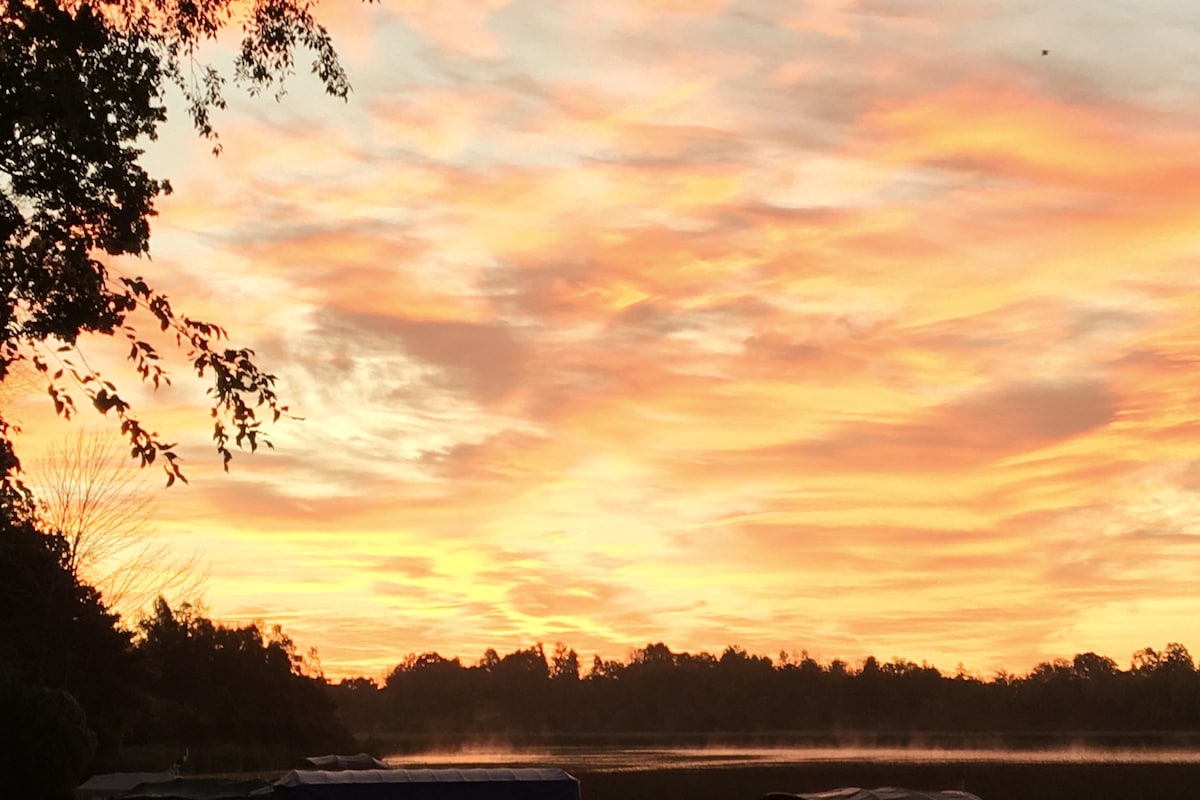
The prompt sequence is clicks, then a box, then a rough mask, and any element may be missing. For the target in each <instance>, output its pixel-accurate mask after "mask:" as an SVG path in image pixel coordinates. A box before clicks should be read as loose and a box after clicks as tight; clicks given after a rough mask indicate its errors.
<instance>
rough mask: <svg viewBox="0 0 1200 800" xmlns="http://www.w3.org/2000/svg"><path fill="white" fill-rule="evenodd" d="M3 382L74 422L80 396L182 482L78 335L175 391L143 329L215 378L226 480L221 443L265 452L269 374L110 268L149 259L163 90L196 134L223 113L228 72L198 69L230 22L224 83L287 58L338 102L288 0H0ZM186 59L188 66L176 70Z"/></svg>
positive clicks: (315, 42)
mask: <svg viewBox="0 0 1200 800" xmlns="http://www.w3.org/2000/svg"><path fill="white" fill-rule="evenodd" d="M0 3H3V5H2V9H3V10H2V13H0V294H3V296H4V297H5V302H4V304H3V305H0V381H3V380H5V379H6V378H7V377H8V376H9V375H10V374H11V373H12V371H13V370H14V369H17V368H18V367H19V366H21V365H27V366H28V367H31V368H32V369H33V370H34V371H36V373H37V374H39V375H41V376H42V378H43V379H44V380H45V382H46V391H47V393H48V394H49V396H50V398H51V401H52V402H53V404H54V408H55V410H56V412H57V413H58V414H59V415H61V416H64V417H71V416H73V415H74V414H75V412H76V410H77V405H76V397H77V396H80V395H82V396H83V397H84V398H86V400H87V401H88V402H89V403H90V404H91V405H92V406H93V407H94V408H95V409H96V410H98V411H99V412H101V413H102V414H105V415H107V414H109V412H112V413H113V415H115V416H116V417H117V419H118V420H119V426H120V430H121V433H122V434H123V436H124V437H125V438H126V439H127V440H128V442H129V444H130V449H131V453H132V455H133V457H134V458H135V459H137V460H138V461H139V462H140V463H141V464H142V465H143V466H146V465H149V464H153V463H156V462H157V463H159V464H161V465H162V466H163V468H164V469H165V471H166V473H167V481H168V483H171V482H174V481H175V480H176V479H177V478H182V477H183V475H182V473H181V471H180V468H179V466H178V459H177V457H176V454H175V453H174V451H173V445H172V444H171V443H169V442H167V441H165V440H163V439H162V438H161V437H160V436H159V435H158V434H157V433H155V432H153V431H150V430H147V429H146V428H144V427H143V426H142V425H141V423H140V422H139V421H138V418H137V416H136V415H135V414H134V411H133V409H132V407H131V406H130V404H129V403H128V402H127V401H126V400H125V399H124V398H123V397H122V396H121V394H120V393H119V391H118V389H117V386H116V385H115V384H114V383H112V382H111V381H110V380H108V379H107V378H106V377H105V376H102V375H100V374H99V373H98V372H97V371H96V370H95V369H93V368H92V367H91V366H90V364H89V363H88V361H87V358H86V356H85V355H84V354H83V353H82V352H81V351H80V348H79V344H80V339H81V337H85V336H87V335H89V334H98V335H102V336H114V337H119V338H122V339H124V340H125V341H126V343H127V344H128V346H129V352H128V358H129V361H130V362H131V364H132V367H133V369H134V371H135V372H136V373H137V375H138V376H139V377H140V379H141V380H142V381H144V382H148V383H151V384H152V385H153V386H154V387H155V388H158V387H159V386H160V385H162V384H163V383H169V382H170V380H169V376H168V373H167V371H166V369H165V368H164V367H163V366H162V365H161V363H160V357H159V353H158V351H157V350H156V349H155V347H154V346H153V345H152V344H151V343H150V342H148V341H147V340H146V337H144V336H143V335H142V334H141V333H139V329H138V327H137V324H139V323H140V324H149V325H151V326H152V327H153V328H157V329H159V330H160V331H162V332H165V333H166V334H168V335H171V336H173V338H174V339H175V342H176V343H177V344H178V345H179V346H180V347H182V348H183V349H184V350H185V352H186V353H187V360H188V362H189V364H190V367H191V368H192V370H193V371H195V372H196V374H197V375H199V376H201V377H207V378H208V379H209V380H210V381H211V386H210V388H209V395H210V399H211V404H212V416H213V419H214V423H213V425H214V428H213V438H214V441H215V443H216V448H217V450H218V452H219V453H220V454H221V456H222V459H223V461H224V463H225V466H226V468H228V463H229V460H230V459H231V458H232V450H231V448H232V447H234V446H237V447H249V449H250V450H254V449H256V448H257V447H258V445H259V444H269V442H268V441H267V440H266V438H265V436H264V434H263V433H261V431H260V424H261V422H262V419H261V417H262V416H264V414H263V412H264V411H265V416H266V417H269V418H271V419H278V418H279V416H280V415H282V414H284V413H285V412H286V411H287V407H286V406H284V405H282V404H281V403H280V402H279V399H278V398H277V396H276V394H275V389H274V384H275V378H274V376H273V375H271V374H270V373H267V372H264V371H262V370H261V369H260V368H259V367H258V365H257V364H256V362H255V360H254V353H253V352H252V351H251V350H249V349H247V348H240V347H234V346H231V345H229V344H228V343H226V342H225V340H226V338H227V337H226V333H225V331H224V330H223V329H222V328H221V327H219V326H218V325H215V324H213V323H210V322H205V321H201V320H197V319H193V318H191V317H188V316H186V315H183V314H180V313H177V312H176V311H175V309H174V308H173V306H172V304H171V302H170V301H169V299H168V298H167V296H166V295H165V294H163V293H161V292H159V291H156V290H155V289H153V288H152V287H151V286H150V285H149V284H148V283H147V282H146V280H144V279H143V278H142V277H140V276H136V275H125V274H122V273H121V272H120V271H119V270H117V269H116V268H114V267H113V266H112V265H111V264H110V263H109V261H106V259H111V258H113V257H120V256H144V255H146V254H147V253H148V252H149V246H150V218H151V217H152V216H153V215H154V214H155V201H156V200H157V199H158V197H159V196H161V195H163V194H167V193H169V192H170V191H171V187H170V184H169V183H168V182H167V181H166V180H162V179H158V178H153V177H151V176H150V175H149V174H148V173H147V172H146V170H145V169H144V168H143V167H142V165H141V161H140V159H141V156H142V150H141V149H139V147H138V142H139V141H140V140H143V139H154V138H155V137H156V135H157V132H158V128H159V126H160V125H161V124H162V123H163V122H164V121H165V119H166V113H167V109H166V105H165V99H164V98H165V89H166V87H167V85H168V84H169V83H172V82H173V83H174V84H176V85H178V86H179V87H180V88H181V89H182V90H183V93H184V96H185V98H186V102H187V107H188V112H189V115H190V116H191V118H192V121H193V123H194V124H195V126H196V128H197V129H198V131H199V132H200V134H201V135H203V136H206V137H209V138H210V139H213V140H214V150H216V149H219V144H216V136H217V134H216V130H215V128H214V126H213V122H212V117H211V112H212V111H213V110H215V109H219V108H222V107H224V104H225V100H224V97H223V94H222V91H223V87H224V83H225V81H224V78H223V77H222V75H221V73H220V72H219V71H218V70H217V69H216V68H214V67H212V66H211V65H201V66H200V67H199V69H198V70H197V69H195V68H194V66H195V57H196V55H197V53H198V50H199V48H200V46H201V45H202V44H203V43H205V42H206V41H208V40H212V39H215V38H216V37H217V36H218V34H220V33H221V32H222V31H223V30H224V29H225V28H227V27H229V26H230V25H234V26H237V27H240V28H241V29H242V31H243V34H244V35H243V38H242V42H241V47H240V49H239V50H238V55H237V56H236V59H235V62H234V69H235V80H236V81H237V82H238V83H240V84H242V85H243V86H245V87H246V88H247V89H249V91H251V92H252V93H254V92H259V91H262V90H263V89H265V88H270V87H276V86H278V85H280V82H281V81H282V80H284V79H285V78H286V77H287V76H288V75H289V74H291V73H292V72H293V71H294V68H295V53H296V51H297V49H298V48H303V49H306V50H308V51H310V52H312V53H313V54H314V60H313V63H312V71H313V72H314V73H315V74H316V75H317V76H318V78H319V79H320V80H321V81H322V83H323V84H324V86H325V88H326V90H327V91H328V92H329V93H330V94H332V95H335V96H338V97H342V98H345V97H346V96H347V94H348V92H349V84H348V82H347V79H346V75H345V73H344V71H343V70H342V67H341V65H340V64H339V63H338V59H337V56H336V54H335V52H334V50H333V46H332V43H331V42H330V39H329V35H328V33H327V32H326V31H325V29H324V28H323V27H322V26H321V25H319V24H318V23H317V22H316V20H315V19H314V18H313V17H312V15H311V13H310V11H309V4H308V3H303V2H298V0H254V2H253V3H250V4H245V3H240V2H235V0H210V1H209V2H203V3H195V2H191V0H98V2H95V3H93V2H88V1H87V0H83V2H77V1H76V0H0ZM185 65H186V67H187V68H186V69H185ZM12 433H13V430H12V428H11V423H10V422H9V421H6V420H4V419H3V418H2V417H0V477H2V478H3V480H5V481H8V482H12V481H15V480H16V478H15V469H16V468H17V467H19V462H18V461H17V458H16V453H15V451H14V448H13V446H12V441H11V435H12Z"/></svg>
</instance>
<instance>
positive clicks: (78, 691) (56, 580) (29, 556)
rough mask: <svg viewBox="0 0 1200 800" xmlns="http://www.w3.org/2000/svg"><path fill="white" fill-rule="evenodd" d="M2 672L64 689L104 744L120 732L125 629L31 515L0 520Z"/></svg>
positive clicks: (61, 543) (129, 668)
mask: <svg viewBox="0 0 1200 800" xmlns="http://www.w3.org/2000/svg"><path fill="white" fill-rule="evenodd" d="M0 672H3V673H4V674H7V675H9V676H10V677H11V679H12V680H14V681H16V682H19V683H21V684H23V685H28V686H39V687H45V688H47V689H56V690H62V691H66V692H69V693H70V694H71V695H72V696H73V697H74V698H75V699H76V700H78V701H79V702H80V703H81V704H82V705H83V706H84V708H86V709H87V711H88V718H89V725H90V726H91V728H92V729H93V730H94V731H96V733H97V734H99V736H100V742H101V745H102V746H111V745H113V744H114V743H115V742H116V741H117V739H118V738H119V736H120V734H121V727H122V721H123V717H124V711H125V708H126V706H127V704H128V702H129V698H130V689H129V686H128V680H129V677H130V676H131V674H132V672H133V658H132V649H131V645H130V635H129V633H128V632H126V631H123V630H121V628H120V627H119V625H118V620H117V617H116V616H114V615H113V614H110V613H109V612H108V610H107V609H106V608H105V607H104V604H103V603H102V602H101V599H100V596H99V594H98V593H97V592H96V590H95V589H94V588H92V587H91V586H88V585H87V584H84V583H82V582H81V581H79V580H78V579H77V578H76V576H75V575H74V573H73V572H72V571H71V569H70V565H69V562H68V558H67V545H66V541H65V540H64V539H63V538H62V537H61V536H58V535H57V534H46V533H42V532H41V531H39V530H37V528H36V527H34V525H33V523H32V521H31V518H30V517H24V518H22V517H20V516H17V517H15V518H14V517H8V518H0Z"/></svg>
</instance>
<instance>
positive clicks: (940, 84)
mask: <svg viewBox="0 0 1200 800" xmlns="http://www.w3.org/2000/svg"><path fill="white" fill-rule="evenodd" d="M945 5H946V4H942V3H933V2H923V1H922V0H913V1H912V2H899V1H898V0H897V1H896V2H891V1H890V0H874V1H869V0H820V1H817V2H779V1H778V0H758V1H754V0H747V1H746V2H739V1H738V0H728V1H727V2H722V1H721V0H709V2H671V1H670V0H657V2H635V1H634V0H606V1H605V2H603V3H596V2H582V1H580V2H576V1H575V0H566V1H564V2H553V3H550V2H536V1H535V0H489V1H488V2H481V0H439V1H438V2H421V1H420V0H396V1H394V2H389V3H385V4H384V5H383V6H382V7H380V6H370V5H362V6H360V5H359V4H327V5H326V6H325V7H324V8H322V9H319V12H322V11H323V12H324V15H325V17H326V18H327V21H328V23H329V27H330V29H331V31H332V33H333V34H334V36H335V41H336V42H338V43H339V45H340V50H341V52H342V54H343V56H344V58H345V61H346V66H347V68H348V70H349V72H350V74H351V78H352V81H353V83H354V86H355V91H354V94H353V95H352V97H351V100H350V102H349V103H348V104H342V103H341V102H339V101H336V100H332V99H328V98H325V97H323V96H321V94H320V91H319V88H318V87H317V86H316V85H315V82H314V81H311V80H309V79H307V76H303V75H301V76H299V77H297V78H296V79H294V80H292V81H291V82H290V84H289V94H288V95H287V96H286V97H285V98H283V100H282V101H281V102H279V103H275V102H274V101H272V100H271V99H269V98H266V99H257V100H252V99H247V98H243V97H236V98H231V99H232V100H233V102H231V107H230V110H229V111H228V112H225V113H223V114H221V115H220V116H219V117H218V120H217V121H218V127H219V130H220V132H221V138H222V141H223V143H224V154H223V155H222V156H221V157H219V158H215V159H214V158H213V157H211V156H210V155H208V150H209V147H210V145H208V144H206V143H205V142H203V141H201V140H199V139H198V138H197V137H196V136H195V135H194V134H193V133H192V132H191V131H190V130H189V129H188V127H187V125H186V119H185V115H184V114H183V113H182V110H181V108H180V107H179V106H178V105H176V107H175V108H174V117H173V119H174V121H173V122H172V124H171V125H170V126H169V127H168V129H166V130H165V131H164V135H163V137H162V140H161V141H160V142H158V143H155V144H154V145H153V147H152V149H151V150H150V152H149V154H148V162H149V163H150V164H152V166H153V168H154V170H155V171H156V172H157V173H158V175H160V176H163V177H169V178H170V179H171V182H172V184H173V185H174V187H175V190H176V192H175V194H174V195H173V196H171V197H169V198H165V199H164V200H163V201H162V202H161V203H160V210H161V216H160V217H159V218H158V219H157V220H156V222H155V225H154V239H153V244H152V253H153V261H150V262H146V263H141V264H138V263H132V264H125V265H123V266H122V267H121V269H123V270H124V271H125V272H127V273H141V274H144V275H146V277H147V278H152V279H153V281H152V282H153V283H154V284H155V285H156V286H158V287H159V288H161V289H163V290H165V291H166V292H167V293H168V294H170V295H171V297H172V298H173V299H174V301H175V303H176V305H177V306H179V307H180V308H181V309H183V310H185V313H188V314H190V315H193V316H199V317H202V318H203V317H208V318H212V319H214V320H215V321H218V322H220V323H221V324H223V325H224V326H225V327H227V328H228V329H229V330H230V331H231V332H232V333H233V335H234V338H235V339H236V340H237V341H239V342H244V343H247V344H249V345H250V346H252V347H254V348H256V350H257V351H258V353H259V355H260V357H261V360H262V362H263V363H264V364H265V365H266V367H267V368H268V369H269V370H271V371H273V372H275V373H277V374H278V375H279V378H280V386H279V388H280V392H281V394H283V395H285V397H286V399H287V401H288V402H289V403H290V405H291V407H292V409H293V411H294V412H295V413H296V414H298V415H299V416H301V417H303V418H304V421H302V422H286V423H281V424H278V425H276V426H275V427H274V428H273V429H272V436H273V438H274V442H275V444H276V446H277V450H276V451H275V452H273V453H267V454H260V455H256V456H254V457H253V458H251V457H249V456H246V457H243V458H240V459H237V460H235V462H234V470H233V473H232V474H231V475H229V476H226V475H224V474H223V473H222V472H221V471H220V466H219V460H218V459H217V457H216V455H215V454H214V453H212V452H211V446H210V444H209V441H208V435H209V432H210V428H209V421H208V419H207V414H206V411H205V410H204V405H203V397H202V395H201V386H200V385H199V384H196V383H195V382H192V381H189V380H187V379H186V378H185V377H184V371H185V364H184V362H183V361H182V360H179V361H177V362H176V366H175V370H174V371H175V374H176V377H177V380H176V385H175V386H174V387H172V388H171V389H169V390H166V391H163V392H159V393H158V395H157V396H152V395H150V394H149V393H136V397H137V401H138V404H139V408H140V409H141V413H142V416H143V417H144V419H145V420H146V421H147V422H149V423H150V424H151V425H153V426H154V427H156V428H158V429H159V430H160V431H162V432H163V433H164V434H167V436H168V438H170V439H180V440H181V441H182V442H183V444H182V445H181V449H182V451H183V453H184V455H185V456H186V459H187V461H186V469H187V472H188V476H189V478H190V479H191V485H190V486H188V487H178V486H177V487H175V488H172V489H170V490H167V491H162V492H160V493H159V496H158V505H157V515H156V527H157V528H158V530H159V531H160V534H161V535H162V536H163V537H165V539H166V541H168V542H170V543H171V546H172V547H173V548H175V549H177V550H178V551H179V552H181V553H184V552H191V551H193V550H195V549H197V548H198V549H199V550H200V551H201V552H202V554H203V559H204V560H205V561H206V562H207V563H208V565H209V579H208V581H207V584H206V586H205V591H204V600H205V602H206V603H207V605H208V608H209V610H210V612H211V613H212V614H213V615H214V616H216V617H219V618H222V619H225V620H229V621H246V620H250V619H253V618H260V619H264V620H266V621H267V622H268V623H275V622H279V623H282V624H283V625H284V627H285V629H286V630H287V631H288V632H289V633H290V634H291V635H292V636H293V638H295V639H296V640H297V641H298V642H299V643H300V644H301V645H302V646H303V647H309V646H315V647H317V648H318V649H319V651H320V656H321V660H322V662H323V665H324V668H325V670H326V672H327V673H328V674H330V675H331V676H335V677H336V676H341V675H347V674H366V675H372V676H376V677H380V676H382V675H384V674H386V672H387V671H388V669H389V668H390V667H391V666H393V665H394V664H395V663H397V662H398V661H399V660H400V659H401V658H402V657H403V656H404V654H406V653H409V652H413V651H416V652H422V651H428V650H437V651H439V652H441V653H442V654H443V655H446V656H454V655H457V656H460V657H462V658H463V659H464V660H465V661H467V662H473V661H475V660H476V659H478V657H479V656H480V655H481V654H482V652H483V650H484V649H485V648H487V647H495V648H496V649H497V650H499V651H500V652H502V653H503V652H507V651H510V650H513V649H516V648H518V647H527V646H529V645H531V644H533V643H535V642H538V641H542V642H545V643H547V645H551V644H552V643H553V642H555V641H563V642H566V643H567V644H568V645H570V646H572V647H574V648H576V649H577V650H578V651H579V652H580V654H581V656H582V657H583V659H584V660H585V662H590V659H591V656H592V655H593V654H596V653H599V654H601V655H603V656H604V657H606V658H624V657H625V656H626V654H627V652H628V651H629V650H630V649H631V648H634V647H640V646H643V645H645V644H646V643H648V642H656V641H663V642H666V643H667V644H668V645H669V646H671V647H672V648H673V649H675V650H690V651H698V650H708V651H710V652H717V653H719V652H720V651H721V650H722V649H723V648H724V647H725V646H726V645H728V644H738V645H741V646H743V647H745V648H746V649H748V650H750V651H751V652H755V653H761V654H769V655H775V654H777V653H778V652H779V651H780V650H787V651H799V650H801V649H807V650H808V651H809V652H810V653H812V654H813V655H814V656H816V657H818V658H821V659H826V660H827V659H831V658H844V659H847V660H849V661H858V660H860V659H862V658H863V657H864V656H866V655H868V654H874V655H876V656H877V657H879V658H881V659H885V660H887V659H892V658H906V659H911V660H915V661H921V660H928V661H930V662H931V663H933V664H935V665H936V666H938V667H940V668H942V669H943V670H946V671H952V670H953V669H954V668H955V666H956V665H957V664H959V663H961V664H963V665H965V667H966V668H967V669H969V670H972V671H975V672H978V673H980V674H983V675H988V674H990V673H991V672H992V671H994V670H997V669H1002V668H1003V669H1008V670H1010V671H1014V672H1024V671H1027V670H1028V669H1029V668H1031V667H1032V666H1033V665H1034V664H1036V663H1037V662H1038V661H1041V660H1044V659H1047V658H1053V657H1059V656H1066V657H1069V656H1071V655H1073V654H1075V653H1077V652H1084V651H1088V650H1094V651H1097V652H1100V653H1103V654H1105V655H1110V656H1112V657H1113V658H1115V659H1116V660H1117V661H1118V662H1119V663H1121V664H1122V665H1127V664H1128V659H1129V655H1130V654H1131V653H1132V652H1133V651H1134V650H1135V649H1139V648H1142V647H1145V646H1153V647H1156V648H1161V647H1162V646H1163V645H1164V644H1165V643H1167V642H1169V641H1182V642H1184V643H1185V644H1189V643H1190V644H1192V645H1193V646H1196V647H1200V642H1189V641H1188V638H1189V637H1190V636H1191V634H1192V633H1193V631H1194V630H1195V619H1196V612H1197V611H1198V610H1200V593H1198V590H1197V588H1196V582H1195V576H1196V574H1197V569H1198V568H1200V548H1198V543H1200V540H1198V539H1197V536H1200V526H1198V525H1197V522H1196V518H1197V516H1196V512H1197V511H1198V510H1200V460H1197V456H1196V453H1197V452H1198V451H1197V450H1196V448H1197V445H1200V424H1198V418H1197V413H1198V412H1197V408H1200V406H1198V405H1197V401H1198V400H1200V371H1197V369H1196V360H1197V356H1198V355H1200V313H1198V312H1200V236H1198V235H1197V234H1198V232H1200V180H1198V177H1200V77H1198V76H1200V71H1197V69H1196V59H1197V58H1198V55H1197V54H1200V34H1198V33H1197V31H1200V10H1197V9H1196V8H1194V7H1193V5H1192V4H1188V3H1184V2H1169V1H1168V0H1155V2H1150V3H1141V2H1139V3H1133V2H1124V3H1104V4H1098V3H1094V2H1085V1H1084V0H1063V1H1062V2H1055V3H1025V2H999V0H997V1H995V2H986V1H985V0H980V2H976V3H969V4H953V5H955V8H954V9H953V10H949V11H948V10H947V9H946V8H944V7H943V6H945ZM1043 49H1048V50H1049V51H1050V52H1049V55H1046V56H1043V55H1042V50H1043ZM214 56H215V57H219V54H214ZM84 348H85V351H86V352H88V353H89V354H93V353H94V354H95V355H94V357H95V358H96V359H98V360H99V363H108V362H106V361H105V358H106V355H105V353H106V350H105V346H104V344H103V343H100V342H96V343H91V342H89V343H85V344H84ZM119 369H120V367H118V366H117V365H116V364H113V365H112V366H110V367H107V368H106V375H110V376H116V375H118V374H120V373H119V372H117V370H119ZM125 383H126V384H128V383H129V381H128V380H126V381H125ZM40 391H41V390H40V389H38V390H37V392H40ZM37 392H35V394H34V396H32V397H30V398H25V399H21V398H16V399H12V398H10V404H11V406H12V407H11V408H10V409H6V415H12V416H14V417H19V418H20V419H21V420H22V421H24V423H25V428H26V433H25V435H24V437H23V440H22V443H21V444H22V447H23V448H24V450H23V453H24V456H25V458H26V460H27V463H34V462H35V461H36V458H37V456H38V453H39V452H41V451H42V450H43V449H44V448H45V447H46V446H48V443H49V442H51V441H53V440H54V439H61V438H62V437H66V436H69V435H71V434H72V433H73V431H74V430H75V429H76V428H78V427H79V426H80V425H79V422H76V423H73V424H72V425H65V424H60V423H51V422H48V421H46V420H47V416H46V409H45V407H44V406H45V404H44V402H43V399H42V398H43V397H44V395H40V394H38V393H37ZM82 422H84V423H86V424H88V425H95V424H97V422H98V420H96V419H92V418H90V417H87V416H85V417H83V418H82ZM158 477H159V476H157V475H155V476H153V480H155V481H157V480H158Z"/></svg>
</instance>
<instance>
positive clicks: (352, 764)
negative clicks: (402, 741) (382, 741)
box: [304, 753, 388, 770]
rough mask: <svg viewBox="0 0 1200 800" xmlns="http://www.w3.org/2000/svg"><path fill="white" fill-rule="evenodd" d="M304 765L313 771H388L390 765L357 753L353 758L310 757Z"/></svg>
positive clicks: (305, 760)
mask: <svg viewBox="0 0 1200 800" xmlns="http://www.w3.org/2000/svg"><path fill="white" fill-rule="evenodd" d="M304 763H305V765H306V766H307V767H309V768H311V769H325V770H339V769H387V768H388V765H387V764H385V763H383V762H382V761H380V760H379V759H378V758H376V757H375V756H373V755H371V754H370V753H356V754H355V755H352V756H337V755H330V756H309V757H308V758H306V759H304Z"/></svg>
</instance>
